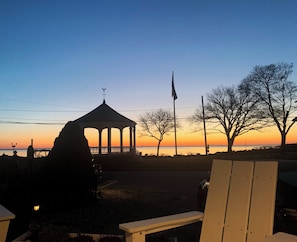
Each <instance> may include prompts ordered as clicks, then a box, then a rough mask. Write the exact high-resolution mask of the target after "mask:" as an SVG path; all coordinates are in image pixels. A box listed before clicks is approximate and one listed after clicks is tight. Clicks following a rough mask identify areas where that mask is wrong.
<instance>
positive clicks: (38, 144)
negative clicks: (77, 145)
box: [0, 125, 297, 149]
mask: <svg viewBox="0 0 297 242" xmlns="http://www.w3.org/2000/svg"><path fill="white" fill-rule="evenodd" d="M62 128H63V127H59V126H57V127H53V128H51V129H50V130H51V131H50V132H48V131H47V130H46V129H44V127H43V126H38V127H36V126H34V128H33V127H28V129H25V130H24V129H23V128H19V127H18V126H16V128H14V129H12V130H11V129H10V131H9V133H8V132H7V133H6V129H5V130H4V132H3V134H2V135H1V137H0V148H2V149H10V148H11V144H12V143H13V144H15V143H17V148H20V149H24V148H27V147H28V146H29V145H30V143H31V139H33V146H34V148H52V147H53V145H54V141H55V139H56V138H57V137H58V136H59V133H60V132H61V130H62ZM31 130H34V133H32V131H31ZM296 133H297V125H296V127H295V126H293V128H292V129H291V130H290V132H289V134H288V135H287V140H286V143H287V144H290V143H297V138H296ZM7 137H9V138H7ZM85 137H86V138H87V140H88V144H89V146H90V147H93V146H98V142H99V141H98V139H99V138H98V131H97V130H96V129H85ZM111 140H112V146H120V132H119V130H117V129H112V138H111ZM280 142H281V138H280V133H279V131H278V130H277V128H274V127H272V128H269V129H266V130H263V131H261V132H257V131H251V132H249V133H247V134H244V135H241V136H238V137H237V138H236V139H235V143H234V145H242V146H245V145H248V146H250V145H273V146H274V145H280ZM207 143H208V144H209V145H210V146H214V145H222V146H226V145H227V142H226V137H225V135H223V134H218V133H216V134H214V133H213V134H211V133H209V134H208V135H207ZM157 144H158V141H157V140H156V139H154V138H151V137H147V136H139V133H136V146H138V147H141V146H157ZM123 145H124V146H129V145H130V140H129V129H124V132H123ZM174 145H175V142H174V134H173V133H170V134H169V135H165V136H164V140H163V141H162V142H161V146H174ZM177 145H178V146H204V134H203V132H199V133H198V132H182V131H179V130H178V131H177ZM102 146H107V130H104V131H103V132H102Z"/></svg>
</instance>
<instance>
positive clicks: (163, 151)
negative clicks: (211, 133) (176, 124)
mask: <svg viewBox="0 0 297 242" xmlns="http://www.w3.org/2000/svg"><path fill="white" fill-rule="evenodd" d="M261 147H272V146H271V145H267V146H265V145H258V146H257V145H243V146H242V145H235V146H233V151H240V150H252V149H259V148H261ZM136 149H137V151H138V152H141V154H142V155H156V153H157V147H155V146H138V147H137V148H136ZM15 150H16V151H17V155H18V156H22V157H26V156H27V149H17V148H16V149H15ZM35 150H36V152H35V157H42V156H46V155H47V154H48V151H49V150H50V148H38V149H35ZM226 151H227V146H224V145H222V146H220V145H215V146H210V147H209V154H214V153H216V152H226ZM3 154H5V155H10V156H11V155H13V150H12V149H0V155H3ZM177 154H178V155H197V154H201V155H204V154H205V147H204V146H179V147H177ZM159 155H160V156H173V155H175V147H174V146H161V147H160V150H159Z"/></svg>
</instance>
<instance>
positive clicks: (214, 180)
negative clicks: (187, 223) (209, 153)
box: [200, 160, 232, 242]
mask: <svg viewBox="0 0 297 242" xmlns="http://www.w3.org/2000/svg"><path fill="white" fill-rule="evenodd" d="M231 169H232V161H230V160H214V161H213V163H212V169H211V174H210V181H209V182H210V183H209V184H210V185H209V188H208V193H207V198H206V204H205V210H204V218H203V223H202V228H201V235H200V242H210V241H211V242H221V241H222V232H223V228H224V220H225V211H226V205H227V198H228V192H229V183H230V175H231Z"/></svg>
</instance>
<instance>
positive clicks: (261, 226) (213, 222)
mask: <svg viewBox="0 0 297 242" xmlns="http://www.w3.org/2000/svg"><path fill="white" fill-rule="evenodd" d="M277 169H278V163H277V162H276V161H256V162H254V161H230V160H214V161H213V164H212V170H211V176H210V185H209V189H208V195H207V200H206V206H205V211H204V213H201V212H198V211H191V212H186V213H180V214H176V215H170V216H164V217H159V218H152V219H146V220H141V221H135V222H129V223H123V224H120V225H119V227H120V229H122V230H124V231H125V234H126V235H125V236H126V242H144V241H145V236H146V235H147V234H151V233H155V232H159V231H163V230H167V229H171V228H176V227H180V226H184V225H187V224H190V223H194V222H198V221H203V223H202V228H201V234H200V242H262V241H263V242H264V241H265V242H277V241H282V242H297V236H293V235H289V234H286V233H277V234H275V235H273V222H274V210H275V198H276V183H277Z"/></svg>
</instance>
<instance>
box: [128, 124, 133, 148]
mask: <svg viewBox="0 0 297 242" xmlns="http://www.w3.org/2000/svg"><path fill="white" fill-rule="evenodd" d="M132 132H133V129H132V127H131V126H130V137H129V138H130V152H132V150H133V149H132V147H133V140H132V139H133V136H132Z"/></svg>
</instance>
